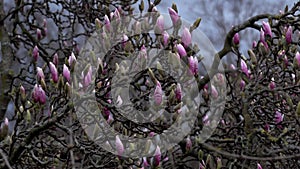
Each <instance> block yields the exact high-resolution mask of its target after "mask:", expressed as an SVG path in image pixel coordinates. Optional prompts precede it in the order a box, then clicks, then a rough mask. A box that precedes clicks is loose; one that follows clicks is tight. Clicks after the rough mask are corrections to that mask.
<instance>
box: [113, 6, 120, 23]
mask: <svg viewBox="0 0 300 169" xmlns="http://www.w3.org/2000/svg"><path fill="white" fill-rule="evenodd" d="M113 16H114V18H115V19H116V20H117V21H119V20H120V19H121V15H120V12H119V10H118V8H116V10H115V12H114V15H113Z"/></svg>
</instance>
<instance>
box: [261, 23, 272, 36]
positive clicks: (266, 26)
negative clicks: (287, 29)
mask: <svg viewBox="0 0 300 169" xmlns="http://www.w3.org/2000/svg"><path fill="white" fill-rule="evenodd" d="M263 29H264V33H265V35H269V36H270V37H272V31H271V27H270V24H269V22H265V21H263Z"/></svg>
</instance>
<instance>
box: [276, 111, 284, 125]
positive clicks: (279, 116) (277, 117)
mask: <svg viewBox="0 0 300 169" xmlns="http://www.w3.org/2000/svg"><path fill="white" fill-rule="evenodd" d="M283 117H284V114H282V113H280V112H279V111H276V112H275V123H276V124H278V123H280V122H282V121H283Z"/></svg>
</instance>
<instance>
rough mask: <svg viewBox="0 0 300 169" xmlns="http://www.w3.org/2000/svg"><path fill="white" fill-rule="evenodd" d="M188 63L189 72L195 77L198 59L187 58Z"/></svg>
mask: <svg viewBox="0 0 300 169" xmlns="http://www.w3.org/2000/svg"><path fill="white" fill-rule="evenodd" d="M188 61H189V70H190V72H191V74H192V75H195V74H197V73H198V59H197V57H196V56H195V57H193V56H191V57H189V58H188Z"/></svg>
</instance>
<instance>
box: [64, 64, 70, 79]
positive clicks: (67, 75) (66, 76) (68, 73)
mask: <svg viewBox="0 0 300 169" xmlns="http://www.w3.org/2000/svg"><path fill="white" fill-rule="evenodd" d="M63 76H64V77H65V78H66V79H67V81H68V82H70V70H69V68H68V67H67V65H65V64H64V67H63Z"/></svg>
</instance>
